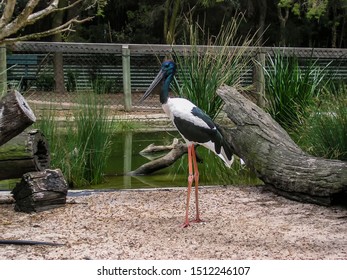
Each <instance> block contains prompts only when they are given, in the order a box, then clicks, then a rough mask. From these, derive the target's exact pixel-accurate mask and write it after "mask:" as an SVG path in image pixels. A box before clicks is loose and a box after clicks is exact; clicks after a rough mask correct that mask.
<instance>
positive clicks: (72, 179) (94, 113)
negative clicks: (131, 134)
mask: <svg viewBox="0 0 347 280" xmlns="http://www.w3.org/2000/svg"><path fill="white" fill-rule="evenodd" d="M80 100H81V101H80V104H81V107H80V109H79V110H75V112H74V122H72V121H71V120H67V121H66V123H65V124H66V126H65V130H64V131H61V130H60V129H59V130H58V123H57V122H56V120H55V119H54V110H53V109H50V110H49V113H48V114H46V115H45V116H44V117H43V119H42V120H40V121H39V122H38V124H37V126H38V128H39V129H40V130H41V131H43V133H44V134H45V135H46V137H47V140H48V142H49V143H50V148H51V151H52V167H54V168H60V169H61V170H62V172H63V174H64V176H65V178H67V180H68V182H69V184H70V185H71V186H76V187H82V186H85V185H89V184H99V183H101V182H102V181H103V172H104V170H105V168H106V162H107V158H108V156H109V154H110V147H111V146H110V145H111V140H110V137H111V134H110V131H111V128H112V127H113V125H114V124H113V119H108V117H107V116H108V114H107V111H106V107H105V106H104V104H100V103H99V102H98V100H97V98H96V96H95V94H92V93H84V94H82V93H81V97H80Z"/></svg>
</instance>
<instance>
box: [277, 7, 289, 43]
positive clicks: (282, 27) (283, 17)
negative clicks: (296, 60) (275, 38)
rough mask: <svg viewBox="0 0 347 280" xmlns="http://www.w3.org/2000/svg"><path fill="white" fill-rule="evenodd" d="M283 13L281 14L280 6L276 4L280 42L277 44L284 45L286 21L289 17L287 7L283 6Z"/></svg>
mask: <svg viewBox="0 0 347 280" xmlns="http://www.w3.org/2000/svg"><path fill="white" fill-rule="evenodd" d="M283 9H284V12H285V14H284V15H283V14H282V8H281V7H280V6H278V5H277V17H278V20H279V22H280V42H279V46H280V47H284V46H285V45H286V34H285V31H286V23H287V21H288V18H289V8H283Z"/></svg>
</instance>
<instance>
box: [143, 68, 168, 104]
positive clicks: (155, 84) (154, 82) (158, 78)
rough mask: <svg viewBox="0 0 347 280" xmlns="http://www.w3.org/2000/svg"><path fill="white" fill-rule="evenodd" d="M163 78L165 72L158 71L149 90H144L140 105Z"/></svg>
mask: <svg viewBox="0 0 347 280" xmlns="http://www.w3.org/2000/svg"><path fill="white" fill-rule="evenodd" d="M164 78H165V72H164V71H163V70H160V71H159V73H158V75H157V76H156V77H155V79H154V80H153V82H152V83H151V85H150V86H149V88H148V89H147V90H146V92H145V94H144V95H143V96H142V97H141V99H140V101H139V103H142V102H143V101H144V100H145V99H146V98H147V97H148V96H150V95H151V93H152V92H153V91H154V89H155V88H156V87H157V86H158V85H159V84H160V82H161V81H162V80H163V79H164Z"/></svg>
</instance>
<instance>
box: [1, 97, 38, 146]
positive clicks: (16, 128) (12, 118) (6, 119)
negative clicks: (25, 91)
mask: <svg viewBox="0 0 347 280" xmlns="http://www.w3.org/2000/svg"><path fill="white" fill-rule="evenodd" d="M35 121H36V117H35V115H34V113H33V111H32V110H31V109H30V107H29V105H28V103H27V102H26V101H25V99H24V97H23V96H22V95H21V94H20V93H19V92H18V91H16V90H13V91H11V92H9V93H7V94H5V95H4V96H3V97H2V98H1V100H0V146H1V145H3V144H4V143H6V142H7V141H9V140H10V139H12V138H13V137H15V136H16V135H18V134H19V133H21V132H22V131H23V130H24V129H26V128H27V127H28V126H30V125H31V124H33V123H34V122H35Z"/></svg>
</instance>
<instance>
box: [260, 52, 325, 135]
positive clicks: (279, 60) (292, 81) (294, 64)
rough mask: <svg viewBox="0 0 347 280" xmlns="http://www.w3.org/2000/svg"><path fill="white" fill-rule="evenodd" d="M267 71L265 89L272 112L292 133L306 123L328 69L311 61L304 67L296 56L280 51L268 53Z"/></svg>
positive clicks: (269, 109) (269, 110) (269, 108)
mask: <svg viewBox="0 0 347 280" xmlns="http://www.w3.org/2000/svg"><path fill="white" fill-rule="evenodd" d="M268 62H269V63H268V67H266V68H265V69H264V71H265V92H266V97H267V100H268V112H269V113H270V114H271V116H272V117H273V118H274V119H275V120H276V121H277V122H278V123H279V124H280V125H281V126H282V127H283V128H284V129H286V130H287V131H288V132H290V131H293V130H295V129H296V128H297V127H299V126H300V125H302V124H303V122H304V120H305V119H306V118H307V117H308V115H309V107H310V106H312V105H313V104H314V101H315V98H317V97H318V96H319V94H320V92H321V90H322V88H323V86H324V84H325V83H326V80H325V78H326V73H327V72H326V71H325V70H326V69H327V67H328V66H326V67H324V68H322V69H321V68H319V67H318V66H316V62H313V63H312V62H311V61H309V63H308V65H306V66H305V68H304V69H303V68H301V67H300V65H299V61H298V59H297V58H296V57H286V56H284V55H283V54H281V53H276V54H275V55H274V57H271V56H270V55H269V56H268Z"/></svg>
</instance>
